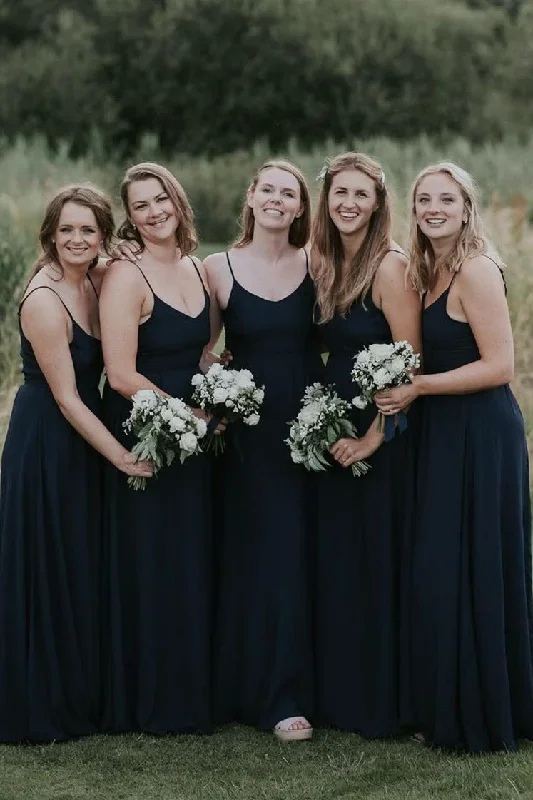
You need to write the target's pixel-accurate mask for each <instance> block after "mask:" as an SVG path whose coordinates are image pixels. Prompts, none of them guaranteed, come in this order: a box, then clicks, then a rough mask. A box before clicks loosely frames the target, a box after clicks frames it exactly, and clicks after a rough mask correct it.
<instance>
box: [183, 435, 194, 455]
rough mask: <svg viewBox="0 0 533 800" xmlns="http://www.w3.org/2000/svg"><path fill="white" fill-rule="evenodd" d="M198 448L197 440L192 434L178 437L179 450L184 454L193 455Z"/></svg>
mask: <svg viewBox="0 0 533 800" xmlns="http://www.w3.org/2000/svg"><path fill="white" fill-rule="evenodd" d="M197 446H198V439H197V438H196V436H195V435H194V433H184V434H183V436H180V448H181V449H182V450H185V452H186V453H194V451H195V450H196V448H197Z"/></svg>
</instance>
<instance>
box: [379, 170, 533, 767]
mask: <svg viewBox="0 0 533 800" xmlns="http://www.w3.org/2000/svg"><path fill="white" fill-rule="evenodd" d="M411 203H412V205H411V209H412V217H411V219H412V222H411V242H410V250H411V253H410V274H411V279H412V283H413V286H414V287H415V289H416V290H417V291H419V292H420V293H423V294H424V312H423V347H424V372H425V373H426V374H424V375H418V376H417V377H416V378H415V379H414V382H413V384H411V385H410V386H407V387H403V388H397V389H394V390H392V391H388V392H383V393H382V394H381V396H380V399H379V406H380V408H381V409H382V410H383V412H384V413H395V412H396V411H397V410H398V409H399V408H401V407H403V406H404V405H405V404H406V403H411V402H412V401H413V400H414V399H415V398H417V397H422V398H423V399H422V401H421V432H420V453H419V463H418V499H417V514H416V522H417V524H416V528H415V538H414V544H413V547H414V550H413V564H412V574H411V577H410V590H411V596H410V605H409V611H410V651H411V659H412V674H411V680H410V685H409V687H408V688H409V690H410V691H409V694H410V695H412V697H411V699H410V700H409V699H408V704H409V705H410V704H411V703H412V711H411V715H410V721H412V722H413V723H414V724H415V725H416V726H417V728H418V730H419V731H420V733H419V735H418V739H419V740H421V741H426V742H428V743H431V744H434V745H438V746H442V747H452V748H466V749H467V750H468V751H469V752H481V751H487V750H513V749H515V748H516V746H517V738H518V737H521V736H525V737H528V738H533V653H532V641H533V620H532V601H531V516H530V499H529V481H528V456H527V448H526V441H525V435H524V424H523V420H522V415H521V413H520V410H519V408H518V405H517V403H516V401H515V399H514V397H513V394H512V392H511V389H510V388H509V385H508V384H509V381H510V380H511V378H512V376H513V337H512V332H511V326H510V322H509V312H508V308H507V302H506V299H505V284H504V280H503V277H502V271H501V262H500V259H499V257H498V255H497V254H496V253H495V251H494V248H493V247H492V246H491V244H490V242H489V241H488V239H487V237H486V235H485V233H484V230H483V225H482V221H481V219H480V216H479V211H478V206H477V201H476V196H475V189H474V185H473V181H472V178H471V177H470V175H468V173H466V172H465V171H464V170H462V169H461V168H460V167H458V166H456V165H455V164H451V163H442V164H436V165H434V166H430V167H427V168H426V169H424V170H423V171H422V172H421V173H420V174H419V176H418V177H417V179H416V181H415V184H414V187H413V191H412V195H411Z"/></svg>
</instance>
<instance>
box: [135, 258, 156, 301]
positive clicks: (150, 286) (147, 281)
mask: <svg viewBox="0 0 533 800" xmlns="http://www.w3.org/2000/svg"><path fill="white" fill-rule="evenodd" d="M135 266H136V267H137V269H138V270H139V272H140V273H141V275H142V276H143V278H144V280H145V281H146V283H147V284H148V288H149V289H150V291H151V292H152V294H153V295H154V297H155V292H154V290H153V289H152V285H151V283H150V281H149V280H148V278H147V277H146V275H145V274H144V272H143V271H142V269H141V268H140V266H139V265H138V264H135Z"/></svg>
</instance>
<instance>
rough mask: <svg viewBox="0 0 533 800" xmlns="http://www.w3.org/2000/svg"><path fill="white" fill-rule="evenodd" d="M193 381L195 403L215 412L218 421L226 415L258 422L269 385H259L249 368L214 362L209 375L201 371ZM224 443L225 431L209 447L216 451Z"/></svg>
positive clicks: (247, 422) (246, 421) (248, 422)
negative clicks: (229, 366) (230, 366)
mask: <svg viewBox="0 0 533 800" xmlns="http://www.w3.org/2000/svg"><path fill="white" fill-rule="evenodd" d="M191 383H192V385H193V386H194V392H193V394H192V400H193V402H195V403H197V404H198V405H199V407H200V408H202V409H203V410H204V411H206V412H207V413H209V414H212V415H213V417H214V418H215V419H214V422H216V420H217V419H218V420H220V419H222V417H225V418H226V419H227V420H228V422H235V421H237V420H240V421H242V422H244V424H245V425H257V424H258V422H259V420H260V416H259V410H260V408H261V405H262V403H263V400H264V398H265V388H264V386H262V387H258V386H256V385H255V380H254V376H253V375H252V373H251V372H250V370H249V369H226V368H225V367H223V365H222V364H212V365H211V366H210V367H209V369H208V370H207V372H206V374H205V375H203V374H202V373H200V372H199V373H197V374H196V375H193V378H192V381H191ZM224 446H225V441H224V434H221V435H219V436H211V437H210V438H209V439H208V442H207V448H208V449H209V448H213V450H214V451H215V453H218V452H221V451H222V450H224Z"/></svg>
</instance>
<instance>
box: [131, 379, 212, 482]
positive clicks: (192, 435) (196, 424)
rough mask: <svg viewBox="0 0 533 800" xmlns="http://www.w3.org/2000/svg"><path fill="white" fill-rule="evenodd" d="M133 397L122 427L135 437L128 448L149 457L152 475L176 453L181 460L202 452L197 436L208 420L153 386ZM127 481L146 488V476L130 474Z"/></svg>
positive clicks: (203, 432) (169, 462) (177, 399)
mask: <svg viewBox="0 0 533 800" xmlns="http://www.w3.org/2000/svg"><path fill="white" fill-rule="evenodd" d="M132 401H133V408H132V409H131V412H130V415H129V417H128V419H127V420H126V421H125V422H124V423H123V427H124V429H125V430H126V432H127V433H133V434H134V435H135V436H136V437H137V439H138V442H136V444H134V445H133V447H132V450H131V452H132V453H133V454H134V455H135V456H137V458H138V459H139V460H145V459H148V460H150V461H152V463H153V465H154V475H156V474H157V473H158V472H159V470H160V469H161V467H164V466H170V464H172V462H173V461H174V459H175V458H176V456H178V457H179V459H180V461H181V463H182V464H183V462H184V461H185V459H186V458H188V457H189V456H192V455H194V454H197V453H201V452H202V449H201V447H200V441H199V440H200V439H201V438H202V437H203V436H205V434H206V432H207V424H206V422H205V420H203V419H199V418H198V417H196V416H195V415H194V414H193V413H192V411H191V409H190V408H189V406H188V405H187V404H186V403H184V402H183V400H180V399H179V397H162V396H161V395H160V394H158V393H157V392H155V391H153V390H152V389H141V390H140V391H138V392H136V393H135V394H134V395H133V397H132ZM128 485H129V486H131V487H132V488H133V489H145V488H146V478H134V477H129V478H128Z"/></svg>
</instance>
